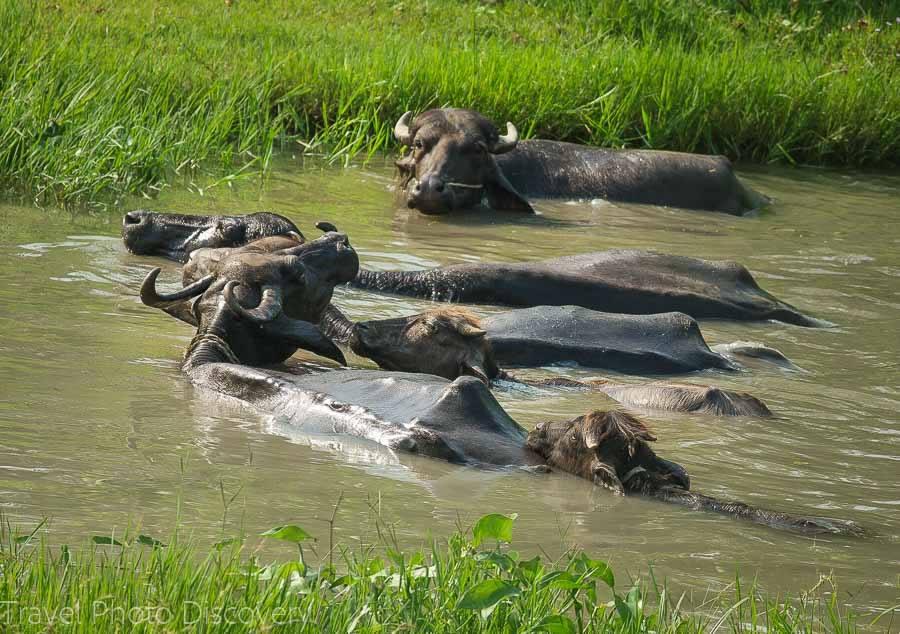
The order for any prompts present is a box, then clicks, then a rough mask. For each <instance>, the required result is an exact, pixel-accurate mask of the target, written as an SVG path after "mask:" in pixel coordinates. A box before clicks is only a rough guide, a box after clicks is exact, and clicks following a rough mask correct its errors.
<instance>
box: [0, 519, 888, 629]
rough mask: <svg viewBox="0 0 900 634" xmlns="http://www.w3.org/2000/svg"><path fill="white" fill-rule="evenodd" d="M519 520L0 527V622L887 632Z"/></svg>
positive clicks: (827, 602) (827, 608) (836, 606)
mask: <svg viewBox="0 0 900 634" xmlns="http://www.w3.org/2000/svg"><path fill="white" fill-rule="evenodd" d="M514 519H515V517H514V516H513V517H507V516H503V515H496V514H491V515H486V516H484V517H482V518H481V519H480V520H479V521H478V522H477V523H476V524H475V525H474V527H473V528H472V530H471V532H469V531H462V530H460V531H459V532H457V533H455V534H453V535H451V536H450V537H449V538H448V539H447V540H446V541H437V540H436V541H433V542H432V544H431V546H430V547H429V548H426V549H423V550H412V551H403V550H402V549H401V548H400V547H399V546H398V545H397V542H396V536H395V535H393V533H392V532H391V529H390V526H389V525H387V524H384V523H381V524H380V526H379V531H378V533H379V535H380V541H379V543H377V544H373V545H370V546H357V547H356V548H355V549H350V548H346V547H343V546H341V545H339V544H332V543H330V541H328V543H327V544H320V546H321V547H327V548H328V552H325V553H320V555H321V556H320V557H319V558H318V559H319V561H320V563H312V562H310V561H307V560H306V559H305V558H304V550H303V548H302V545H303V544H308V543H310V539H311V538H312V536H311V535H309V534H308V533H307V532H306V531H305V530H303V529H302V528H300V527H298V526H294V525H286V526H280V527H276V528H274V529H272V530H270V531H267V532H266V533H264V534H263V535H262V536H261V538H262V539H278V540H282V541H285V542H288V543H292V544H295V545H296V546H298V547H299V550H298V555H297V558H295V559H292V560H287V561H277V562H268V561H265V557H264V556H263V555H262V554H261V551H260V549H259V541H260V538H244V539H231V540H223V541H221V542H218V543H217V544H216V545H214V546H213V547H211V548H209V552H208V553H207V554H205V555H203V554H201V553H200V552H199V549H198V546H197V543H196V542H195V541H194V540H192V539H185V538H179V537H178V536H177V535H175V536H173V537H172V538H171V539H170V540H168V541H169V543H168V544H163V543H161V542H159V541H157V540H156V539H153V538H152V537H148V536H146V535H134V534H127V533H126V534H125V535H102V536H97V537H94V539H93V543H92V544H91V545H88V546H84V547H81V548H77V549H74V548H70V547H67V546H56V547H51V546H48V545H47V543H46V542H45V541H40V538H39V537H38V536H37V531H36V530H35V531H32V532H30V533H25V534H20V533H16V532H14V531H10V530H9V529H8V527H5V532H4V534H3V536H2V537H3V539H2V546H0V623H2V624H3V625H4V626H5V628H9V630H10V631H14V632H44V631H64V632H111V631H129V632H141V631H148V632H149V631H161V632H173V631H178V632H204V631H215V632H220V631H229V632H260V631H290V632H301V631H302V632H307V631H308V632H397V631H410V632H420V631H421V632H425V631H428V632H563V633H568V632H623V633H625V632H628V633H631V632H634V633H637V632H659V633H669V632H671V633H678V634H682V633H692V632H697V633H699V632H712V631H720V632H727V631H730V632H748V631H749V632H778V633H785V634H788V633H791V634H793V633H795V632H841V633H843V632H855V631H857V626H858V625H859V624H863V625H875V626H876V627H886V628H887V630H886V631H893V630H892V626H893V625H895V624H896V623H895V622H894V620H893V619H894V618H895V610H894V609H892V610H886V611H885V612H883V613H882V614H880V615H875V616H874V617H873V616H871V615H869V616H866V617H865V618H863V617H862V616H860V615H857V614H854V613H853V612H852V611H850V610H847V609H845V608H844V607H842V606H841V604H840V602H839V600H838V592H837V588H836V587H835V586H834V585H833V581H832V580H831V579H830V578H823V579H822V581H820V583H819V584H818V585H817V586H816V588H813V589H812V590H810V591H808V592H802V593H799V594H798V595H797V596H795V597H790V598H784V599H781V598H777V597H772V596H768V595H766V594H764V593H763V592H762V591H761V590H760V589H759V588H758V587H756V586H755V585H751V586H750V587H743V586H742V585H741V584H740V582H737V583H735V584H734V585H733V587H732V588H731V589H730V590H727V591H725V592H721V593H715V594H712V595H710V596H708V597H707V598H706V599H704V600H702V601H696V602H693V605H690V606H689V605H688V603H691V602H690V601H687V600H686V597H685V596H684V595H673V594H672V593H670V591H669V590H668V588H667V587H666V585H665V583H659V582H658V581H657V580H656V578H655V577H654V575H652V574H650V575H648V576H647V577H645V578H643V579H638V580H636V581H633V580H626V579H623V578H621V577H617V576H616V575H615V574H614V572H613V570H612V569H611V568H610V567H609V566H608V565H607V564H606V563H605V562H603V561H599V560H596V559H592V558H591V557H590V556H588V555H587V554H585V553H583V552H579V551H569V552H567V553H566V554H565V555H563V556H562V557H560V558H559V559H558V560H556V561H550V560H548V559H546V558H545V557H540V556H534V557H526V556H524V555H521V554H520V553H518V552H516V551H515V550H513V549H512V548H511V545H510V542H512V541H513V539H512V531H513V521H514ZM331 521H332V522H333V521H334V517H333V516H332V520H331ZM38 528H40V527H38ZM49 536H50V538H51V539H52V540H53V541H56V540H58V536H54V535H53V534H52V532H51V533H50V535H49ZM323 541H326V540H323ZM307 552H308V551H307ZM4 631H7V629H4Z"/></svg>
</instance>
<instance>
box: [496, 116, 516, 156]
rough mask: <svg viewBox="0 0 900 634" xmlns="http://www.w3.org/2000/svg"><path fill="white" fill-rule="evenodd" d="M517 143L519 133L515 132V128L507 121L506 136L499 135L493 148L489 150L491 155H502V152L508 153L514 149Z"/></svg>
mask: <svg viewBox="0 0 900 634" xmlns="http://www.w3.org/2000/svg"><path fill="white" fill-rule="evenodd" d="M518 143H519V131H518V130H516V126H514V125H513V124H512V123H510V122H509V121H507V122H506V134H501V135H500V138H498V139H497V142H496V143H495V144H494V147H492V148H491V154H503V153H504V152H509V151H510V150H512V149H515V147H516V145H518Z"/></svg>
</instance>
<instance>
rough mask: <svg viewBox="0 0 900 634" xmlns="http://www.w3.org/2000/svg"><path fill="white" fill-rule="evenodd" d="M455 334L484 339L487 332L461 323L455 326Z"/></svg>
mask: <svg viewBox="0 0 900 634" xmlns="http://www.w3.org/2000/svg"><path fill="white" fill-rule="evenodd" d="M456 332H458V333H459V334H461V335H462V336H463V337H472V338H475V337H484V336H485V335H486V334H487V331H485V330H482V329H481V328H477V327H475V326H473V325H472V324H467V323H461V324H458V325H457V326H456Z"/></svg>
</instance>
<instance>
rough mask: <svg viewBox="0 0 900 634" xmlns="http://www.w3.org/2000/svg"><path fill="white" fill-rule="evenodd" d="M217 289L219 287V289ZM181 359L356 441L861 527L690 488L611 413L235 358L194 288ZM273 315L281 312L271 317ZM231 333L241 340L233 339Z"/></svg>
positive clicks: (312, 429) (240, 395)
mask: <svg viewBox="0 0 900 634" xmlns="http://www.w3.org/2000/svg"><path fill="white" fill-rule="evenodd" d="M229 284H237V281H235V280H232V281H230V282H229ZM226 288H228V287H226ZM195 313H196V315H197V320H198V323H199V326H198V328H197V334H196V335H195V336H194V338H193V339H192V340H191V343H190V346H189V348H188V350H187V352H186V354H185V357H184V362H183V364H182V369H183V370H184V372H185V374H186V375H187V376H188V378H189V379H190V381H191V382H192V383H193V384H195V385H196V386H198V387H200V388H202V389H205V390H209V391H212V392H213V393H216V394H221V395H225V396H229V397H232V398H236V399H239V400H241V401H242V402H244V403H247V404H248V405H251V406H253V407H255V408H258V409H261V410H264V411H267V412H272V413H277V414H278V415H279V417H281V418H282V419H284V420H286V421H288V422H290V423H293V424H295V425H297V426H299V427H301V428H302V429H303V430H304V431H306V432H307V433H317V434H341V435H349V436H353V437H357V438H364V439H368V440H370V441H372V442H375V443H378V444H380V445H382V446H386V447H388V448H390V449H392V450H394V451H401V452H412V453H417V454H420V455H424V456H430V457H434V458H440V459H444V460H449V461H451V462H456V463H463V464H470V465H473V466H480V467H493V468H498V467H521V468H526V469H529V470H533V471H544V470H547V468H548V467H549V468H550V469H559V470H561V471H567V472H570V473H572V474H574V475H576V476H580V477H584V478H587V479H589V480H590V481H592V482H594V483H595V484H598V485H601V486H603V487H605V488H608V489H610V490H612V491H614V492H615V493H617V494H621V495H634V494H638V495H645V496H650V497H653V498H655V499H659V500H663V501H669V502H676V503H679V504H684V505H686V506H689V507H691V508H695V509H703V510H713V511H716V512H721V513H726V514H729V515H733V516H735V517H738V518H741V519H746V520H749V521H752V522H755V523H758V524H763V525H766V526H774V527H779V528H786V529H790V530H796V531H800V532H804V533H809V534H817V533H837V534H850V535H857V534H861V531H860V529H859V528H858V527H857V526H856V525H854V524H852V523H849V522H842V521H839V520H830V519H825V518H813V517H796V516H791V515H788V514H784V513H778V512H773V511H766V510H762V509H757V508H753V507H750V506H747V505H744V504H742V503H736V502H722V501H719V500H715V499H714V498H710V497H708V496H704V495H701V494H696V493H693V492H691V491H690V490H689V488H690V480H689V478H688V476H687V473H686V472H685V470H684V468H683V467H681V466H680V465H677V464H675V463H673V462H670V461H668V460H664V459H661V458H658V457H657V456H656V454H655V453H654V452H653V451H652V450H651V449H650V447H649V446H648V444H647V443H648V442H649V441H652V440H654V438H653V437H652V435H651V434H650V432H649V431H648V430H647V428H646V426H644V425H643V423H641V422H640V421H638V420H637V419H635V418H634V417H632V416H629V415H627V414H624V413H621V412H599V411H595V412H591V413H590V414H587V415H586V416H583V417H580V418H578V419H574V420H572V421H566V422H553V423H543V424H540V425H538V426H537V427H536V428H535V429H534V430H533V431H532V432H530V433H529V432H527V431H526V430H525V429H523V428H522V427H521V426H520V425H519V424H518V423H516V421H514V420H513V419H512V418H510V416H509V415H508V414H507V413H506V412H505V411H504V410H503V408H502V407H501V406H500V404H499V403H498V402H497V401H496V399H494V397H493V395H492V394H491V393H490V391H489V390H488V389H487V387H486V386H485V385H484V383H482V382H481V381H479V380H477V379H475V378H473V377H467V376H464V377H459V378H457V379H456V380H454V381H452V382H451V381H448V380H446V379H443V378H440V377H436V376H432V375H424V374H407V373H403V372H384V371H379V372H374V371H366V370H338V371H326V372H317V373H308V374H303V373H300V374H298V373H288V372H279V371H275V370H260V369H255V368H251V367H247V366H245V365H241V363H242V362H243V361H245V360H244V359H243V358H242V357H241V355H242V351H246V350H247V349H249V348H251V347H252V345H250V344H252V343H253V341H254V340H255V339H257V338H258V337H260V330H259V329H256V330H248V329H234V328H232V327H231V322H233V321H235V320H238V321H239V320H240V319H241V317H240V314H241V313H240V312H235V311H234V306H233V305H232V304H230V303H229V302H228V301H227V300H226V299H225V298H224V297H222V296H219V297H215V296H213V295H211V294H209V293H205V294H204V295H203V296H201V298H200V299H199V300H198V302H197V304H196V308H195ZM281 317H282V318H284V316H283V315H282V316H281ZM235 338H245V339H246V341H244V342H242V343H240V344H238V343H237V342H235V341H234V339H235Z"/></svg>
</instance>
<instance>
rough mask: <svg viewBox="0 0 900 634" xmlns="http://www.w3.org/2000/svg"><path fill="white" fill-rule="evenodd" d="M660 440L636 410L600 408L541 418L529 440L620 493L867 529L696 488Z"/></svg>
mask: <svg viewBox="0 0 900 634" xmlns="http://www.w3.org/2000/svg"><path fill="white" fill-rule="evenodd" d="M654 440H656V438H655V437H654V436H653V435H652V434H651V432H650V430H649V429H648V428H647V426H646V425H645V424H644V423H642V422H641V421H640V420H638V419H636V418H635V417H633V416H631V415H630V414H627V413H625V412H617V411H611V412H599V411H597V412H591V413H589V414H586V415H584V416H579V417H577V418H573V419H571V420H568V421H554V422H546V423H539V424H538V425H537V426H535V428H534V429H533V430H532V431H531V432H530V433H529V434H528V439H527V441H526V446H527V447H528V448H529V449H531V450H532V451H534V452H535V453H537V454H538V455H540V456H541V457H542V458H543V459H544V460H546V461H547V465H548V466H549V467H550V468H556V469H561V470H564V471H568V472H569V473H573V474H575V475H578V476H581V477H582V478H586V479H588V480H591V481H592V482H594V483H595V484H597V485H599V486H602V487H604V488H607V489H609V490H610V491H612V492H613V493H615V494H616V495H632V494H640V495H645V496H649V497H652V498H655V499H657V500H661V501H664V502H671V503H675V504H681V505H684V506H687V507H689V508H691V509H694V510H703V511H712V512H715V513H722V514H725V515H729V516H732V517H736V518H740V519H743V520H748V521H751V522H754V523H756V524H763V525H766V526H772V527H775V528H785V529H789V530H795V531H799V532H804V533H811V534H817V533H835V534H845V535H854V536H861V535H863V534H864V531H863V530H862V528H860V527H859V526H858V525H856V524H855V523H853V522H850V521H847V520H835V519H827V518H821V517H798V516H795V515H789V514H786V513H780V512H777V511H770V510H766V509H760V508H757V507H753V506H750V505H747V504H744V503H742V502H724V501H722V500H718V499H716V498H712V497H710V496H708V495H703V494H701V493H696V492H694V491H691V490H690V480H689V478H688V475H687V473H686V472H685V471H684V469H682V468H681V467H680V466H679V465H677V464H674V463H671V462H669V461H668V460H663V459H661V458H658V457H657V456H656V454H655V453H653V450H652V449H650V446H649V445H648V442H652V441H654Z"/></svg>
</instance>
